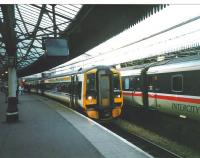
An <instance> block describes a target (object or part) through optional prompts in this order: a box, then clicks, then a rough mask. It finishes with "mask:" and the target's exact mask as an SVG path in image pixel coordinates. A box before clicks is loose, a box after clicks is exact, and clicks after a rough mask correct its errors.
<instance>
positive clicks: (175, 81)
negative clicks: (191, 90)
mask: <svg viewBox="0 0 200 158" xmlns="http://www.w3.org/2000/svg"><path fill="white" fill-rule="evenodd" d="M172 91H173V92H182V91H183V76H182V75H175V76H172Z"/></svg>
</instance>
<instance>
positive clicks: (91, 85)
mask: <svg viewBox="0 0 200 158" xmlns="http://www.w3.org/2000/svg"><path fill="white" fill-rule="evenodd" d="M95 81H96V76H95V74H88V75H87V85H86V89H87V91H86V93H87V94H86V95H89V96H91V95H92V96H93V95H94V96H95V95H96V82H95Z"/></svg>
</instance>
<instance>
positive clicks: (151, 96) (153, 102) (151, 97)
mask: <svg viewBox="0 0 200 158" xmlns="http://www.w3.org/2000/svg"><path fill="white" fill-rule="evenodd" d="M156 77H157V76H154V75H149V76H148V78H147V80H148V81H147V82H148V85H147V88H148V101H149V107H156V106H157V93H156V91H155V85H156V82H155V81H156Z"/></svg>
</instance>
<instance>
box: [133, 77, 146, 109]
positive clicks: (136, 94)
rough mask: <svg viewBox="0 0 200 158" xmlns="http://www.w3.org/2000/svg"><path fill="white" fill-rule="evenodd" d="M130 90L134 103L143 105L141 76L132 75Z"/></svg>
mask: <svg viewBox="0 0 200 158" xmlns="http://www.w3.org/2000/svg"><path fill="white" fill-rule="evenodd" d="M130 90H131V95H132V104H134V105H143V101H142V92H141V85H140V77H139V76H132V77H130Z"/></svg>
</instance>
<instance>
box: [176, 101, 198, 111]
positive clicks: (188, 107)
mask: <svg viewBox="0 0 200 158" xmlns="http://www.w3.org/2000/svg"><path fill="white" fill-rule="evenodd" d="M172 109H173V110H179V111H183V112H191V113H200V106H196V105H185V104H177V103H172Z"/></svg>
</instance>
